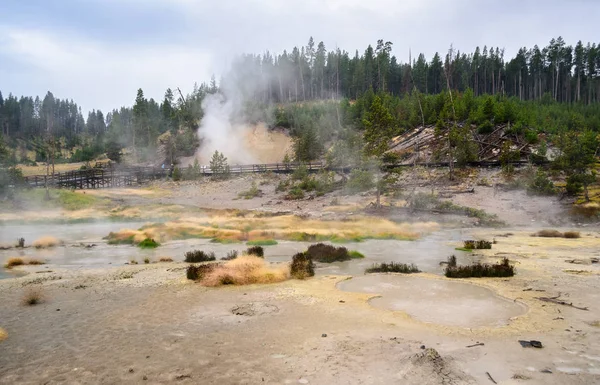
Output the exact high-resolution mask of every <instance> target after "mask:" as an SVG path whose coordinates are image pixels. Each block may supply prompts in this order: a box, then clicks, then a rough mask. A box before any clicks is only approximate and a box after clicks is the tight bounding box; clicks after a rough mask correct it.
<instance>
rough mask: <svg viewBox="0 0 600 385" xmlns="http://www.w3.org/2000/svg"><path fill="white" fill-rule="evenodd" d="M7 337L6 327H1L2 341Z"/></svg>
mask: <svg viewBox="0 0 600 385" xmlns="http://www.w3.org/2000/svg"><path fill="white" fill-rule="evenodd" d="M7 337H8V333H7V332H6V331H5V330H4V329H2V328H0V341H4V340H5V339H6V338H7Z"/></svg>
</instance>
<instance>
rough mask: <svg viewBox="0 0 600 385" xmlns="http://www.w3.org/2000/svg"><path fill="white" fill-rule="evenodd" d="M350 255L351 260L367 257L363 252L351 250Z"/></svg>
mask: <svg viewBox="0 0 600 385" xmlns="http://www.w3.org/2000/svg"><path fill="white" fill-rule="evenodd" d="M348 255H350V258H352V259H363V258H364V257H365V255H364V254H363V253H361V252H358V251H356V250H350V251H349V252H348Z"/></svg>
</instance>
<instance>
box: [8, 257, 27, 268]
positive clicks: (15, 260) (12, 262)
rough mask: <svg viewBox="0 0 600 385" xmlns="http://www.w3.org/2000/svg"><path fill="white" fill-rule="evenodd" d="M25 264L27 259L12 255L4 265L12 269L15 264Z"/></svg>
mask: <svg viewBox="0 0 600 385" xmlns="http://www.w3.org/2000/svg"><path fill="white" fill-rule="evenodd" d="M24 264H25V261H24V260H23V258H18V257H12V258H8V260H7V261H6V263H5V264H4V267H5V268H7V269H12V268H13V267H15V266H22V265H24Z"/></svg>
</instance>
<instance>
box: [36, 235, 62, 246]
mask: <svg viewBox="0 0 600 385" xmlns="http://www.w3.org/2000/svg"><path fill="white" fill-rule="evenodd" d="M60 244H61V241H59V240H58V239H56V238H54V237H50V236H46V237H41V238H39V239H36V240H35V241H34V242H33V244H32V245H33V247H35V248H36V249H47V248H50V247H56V246H58V245H60Z"/></svg>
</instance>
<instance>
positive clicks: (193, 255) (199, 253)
mask: <svg viewBox="0 0 600 385" xmlns="http://www.w3.org/2000/svg"><path fill="white" fill-rule="evenodd" d="M216 259H217V258H216V257H215V253H213V252H210V253H206V252H204V251H203V250H193V251H188V252H187V253H185V259H184V261H185V262H188V263H198V262H210V261H215V260H216Z"/></svg>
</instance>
